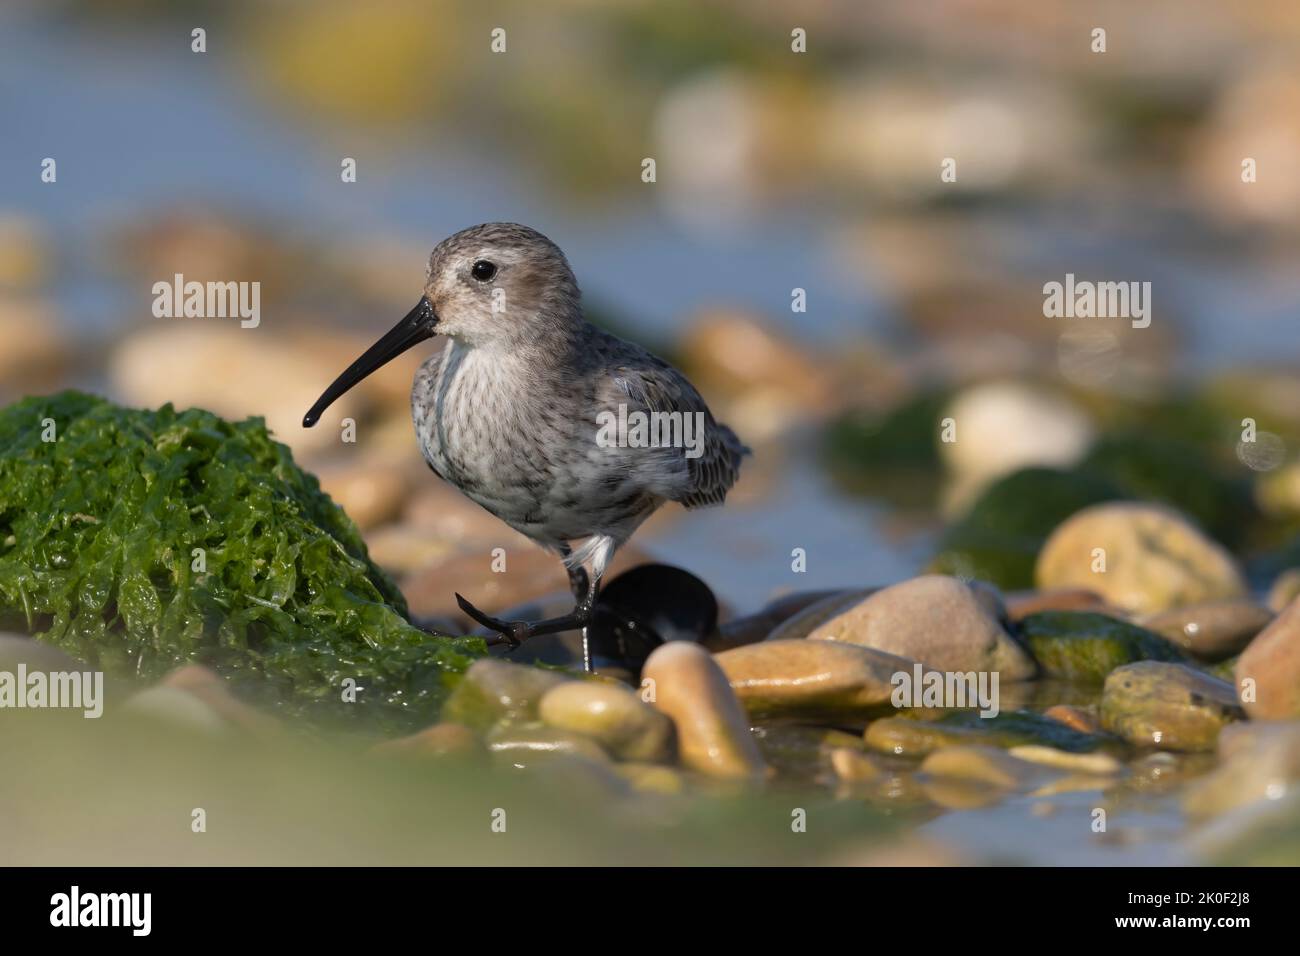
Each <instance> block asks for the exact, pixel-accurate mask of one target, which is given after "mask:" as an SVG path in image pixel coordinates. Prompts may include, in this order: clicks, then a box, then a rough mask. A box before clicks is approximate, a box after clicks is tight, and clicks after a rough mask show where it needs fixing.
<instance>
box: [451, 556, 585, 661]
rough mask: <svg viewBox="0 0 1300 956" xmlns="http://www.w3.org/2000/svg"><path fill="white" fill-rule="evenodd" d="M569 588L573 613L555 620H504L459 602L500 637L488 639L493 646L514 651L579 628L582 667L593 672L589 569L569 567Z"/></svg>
mask: <svg viewBox="0 0 1300 956" xmlns="http://www.w3.org/2000/svg"><path fill="white" fill-rule="evenodd" d="M560 555H561V556H562V557H566V558H567V557H568V556H569V547H568V545H562V546H561V548H560ZM568 572H569V587H570V588H571V589H572V591H573V598H574V601H575V604H574V607H573V610H572V611H571V612H569V613H568V614H565V615H564V616H562V617H553V618H549V619H547V620H545V621H533V622H529V621H502V620H500V619H498V618H495V617H492V616H490V615H487V614H484V613H483V612H482V611H480V610H479V609H478V608H476V607H475V606H474V605H473V604H471V603H470V602H469V601H467V600H465V598H463V597H462V596H461V595H459V594H457V595H456V603H457V604H459V605H460V609H461V610H462V611H464V612H465V613H466V614H468V615H469V616H470V617H471V618H473V619H474V620H475V621H477V622H478V623H479V624H481V625H483V626H484V627H486V628H488V629H489V630H493V631H496V632H497V635H498V636H497V637H496V638H491V639H489V640H488V644H489V646H491V645H496V644H507V645H509V646H510V647H511V648H512V649H513V648H516V647H518V646H519V645H520V644H521V643H523V642H524V641H526V640H528V639H529V638H530V637H538V636H540V635H542V634H558V633H559V632H561V631H571V630H576V629H579V628H580V629H581V630H582V667H583V670H585V671H587V672H589V673H590V671H591V649H590V647H589V646H588V643H587V625H588V624H589V623H591V611H592V608H593V607H594V606H595V604H596V592H597V590H598V589H597V588H596V587H593V586H592V584H591V580H590V578H589V577H588V576H587V571H586V569H585V568H582V567H576V568H572V567H571V568H569V569H568Z"/></svg>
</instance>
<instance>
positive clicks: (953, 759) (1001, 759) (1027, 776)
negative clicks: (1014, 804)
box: [920, 745, 1043, 790]
mask: <svg viewBox="0 0 1300 956" xmlns="http://www.w3.org/2000/svg"><path fill="white" fill-rule="evenodd" d="M920 772H921V773H926V774H930V775H931V776H935V777H948V778H952V779H955V780H966V781H969V782H971V783H982V784H987V785H988V786H991V787H997V788H999V789H1003V790H1014V789H1019V788H1021V787H1025V786H1028V785H1030V784H1031V783H1033V782H1034V781H1035V780H1037V779H1041V778H1042V776H1043V771H1042V769H1041V768H1040V767H1037V766H1035V765H1034V764H1032V763H1029V762H1027V761H1024V760H1018V759H1017V758H1015V757H1013V756H1011V755H1010V754H1009V753H1008V752H1007V751H1005V750H999V749H998V748H996V747H986V746H979V745H966V746H956V747H942V748H940V749H939V750H936V751H934V752H933V753H931V754H929V755H927V756H926V758H925V759H924V760H923V761H921V767H920Z"/></svg>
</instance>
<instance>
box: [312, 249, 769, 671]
mask: <svg viewBox="0 0 1300 956" xmlns="http://www.w3.org/2000/svg"><path fill="white" fill-rule="evenodd" d="M579 300H580V293H579V291H578V282H577V280H576V279H575V278H574V275H573V270H572V269H570V268H569V263H568V260H566V259H565V257H564V253H563V252H561V251H560V249H559V247H558V246H556V245H555V243H553V242H551V241H550V240H549V239H547V238H546V237H545V236H543V235H542V234H541V233H539V232H537V231H536V230H534V229H530V228H528V227H527V226H521V225H516V224H514V223H486V224H484V225H479V226H474V227H472V228H469V229H465V230H463V231H461V232H458V233H456V234H455V235H453V236H451V237H450V238H447V239H445V240H443V241H442V242H441V243H439V244H438V246H437V248H435V249H434V250H433V254H432V255H431V256H430V257H429V271H428V275H427V278H426V279H425V283H424V295H423V296H422V297H421V298H420V301H419V303H418V304H417V305H416V306H415V308H414V309H412V310H411V312H410V313H409V314H408V315H407V316H406V318H404V319H402V321H401V322H399V323H398V324H397V325H396V326H394V327H393V329H392V330H390V331H389V332H388V333H387V334H386V335H384V336H383V337H382V338H381V339H380V340H379V341H378V342H376V343H375V344H374V345H373V346H371V347H370V348H369V349H368V350H367V351H366V352H365V354H364V355H362V356H361V357H360V358H359V359H357V360H356V361H355V362H353V363H352V365H350V366H349V367H348V368H347V369H346V370H345V371H344V372H343V374H341V375H340V376H339V377H338V378H337V379H336V380H335V381H334V383H333V384H332V385H330V387H329V388H327V389H326V390H325V392H324V394H322V395H321V397H320V399H319V400H318V401H317V402H316V404H315V405H313V406H312V409H311V411H309V412H308V413H307V415H306V416H305V417H304V418H303V425H304V427H307V428H310V427H311V426H312V425H314V424H315V423H316V422H317V421H318V420H319V419H320V416H321V413H322V412H324V411H325V409H326V408H328V407H329V405H330V404H331V403H332V402H333V401H334V400H335V399H337V398H338V397H339V396H340V395H342V394H343V393H344V392H346V391H347V390H348V389H350V388H352V386H354V385H356V384H357V383H358V382H360V381H361V380H362V379H364V378H365V377H366V376H367V375H369V374H370V373H372V372H373V371H375V370H376V369H378V368H380V367H381V366H382V365H384V364H385V363H387V362H389V361H391V360H392V359H393V358H395V357H397V356H398V355H400V354H402V353H403V352H405V351H406V350H407V349H410V348H412V347H413V346H415V345H417V344H419V343H420V342H423V341H424V340H426V339H428V338H431V337H432V336H434V335H435V334H441V335H445V336H446V337H447V344H446V347H445V348H444V349H443V350H442V352H441V353H440V354H437V355H434V356H432V357H431V358H429V359H428V360H427V361H426V362H424V364H423V365H421V366H420V370H419V372H418V373H417V374H416V376H415V384H414V386H413V387H412V390H411V411H412V417H413V418H414V419H415V433H416V438H417V439H418V441H419V443H420V449H421V451H422V452H423V453H424V458H425V461H427V462H428V464H429V467H430V468H431V469H432V470H433V471H434V473H435V474H437V475H438V477H440V478H442V479H443V480H445V481H449V482H451V483H452V484H453V485H455V486H456V487H457V488H459V489H460V490H461V491H462V492H463V493H464V494H466V495H467V496H468V497H469V498H471V499H472V500H474V501H475V502H477V503H478V504H480V505H482V506H483V507H484V508H486V509H487V510H488V511H490V512H491V513H492V514H494V515H496V516H497V517H498V518H500V519H501V520H502V521H504V522H505V523H506V524H508V525H510V527H512V528H514V529H515V530H517V531H520V532H522V533H523V534H525V535H527V536H528V537H529V538H531V539H532V540H533V541H535V542H537V543H538V544H540V545H541V546H542V547H544V548H547V549H549V550H551V551H554V552H556V553H557V554H558V555H559V556H560V557H561V558H562V559H563V561H564V565H565V567H566V569H567V571H568V574H569V584H570V587H571V588H572V590H573V595H574V599H575V606H574V609H573V611H572V612H571V613H570V614H567V615H564V616H563V617H557V618H551V619H549V620H545V621H534V622H527V621H502V620H498V619H497V618H494V617H491V616H489V615H487V614H484V613H483V612H482V611H480V610H479V609H478V608H476V607H474V605H472V604H471V603H470V602H469V601H467V600H465V598H463V597H462V596H461V595H459V594H457V595H456V600H457V602H458V603H459V604H460V607H461V609H462V610H464V611H465V613H466V614H468V615H469V616H470V617H472V618H473V619H474V620H476V621H478V622H479V623H480V624H482V625H484V626H485V627H487V628H488V629H490V630H491V631H494V632H496V634H497V635H500V637H499V638H498V637H494V638H493V643H506V644H509V645H510V646H511V647H517V646H518V645H519V643H520V642H521V641H524V640H526V639H527V638H530V637H533V636H536V635H539V634H553V633H556V632H559V631H567V630H574V629H578V628H582V629H583V637H584V665H585V666H586V667H587V669H590V666H591V664H590V654H589V652H588V651H587V648H586V641H585V638H586V626H587V624H588V622H589V621H590V620H591V614H592V606H593V604H594V603H595V600H596V593H597V590H598V588H599V586H600V579H601V575H602V574H603V573H604V571H605V568H606V566H607V565H608V564H609V561H610V559H611V558H612V557H613V555H614V552H615V551H616V550H617V549H618V548H619V547H620V546H621V545H622V544H623V543H624V542H625V541H627V540H628V538H630V537H631V536H632V533H633V532H634V531H636V529H637V527H638V526H639V525H640V524H641V522H643V521H645V519H646V518H648V517H649V516H650V514H651V513H652V512H654V511H655V509H657V508H658V507H659V506H660V505H663V504H664V503H665V502H669V501H678V502H681V503H682V504H683V505H685V506H686V507H687V508H697V507H702V506H705V505H715V504H721V503H722V501H723V500H724V499H725V498H726V495H727V492H728V491H729V490H730V489H731V486H732V485H734V484H735V482H736V476H737V473H738V471H739V468H740V462H741V458H742V457H743V456H744V455H746V454H748V453H749V449H748V448H746V447H745V446H744V445H743V444H742V443H741V441H740V440H739V439H738V438H737V437H736V435H735V433H734V432H733V431H732V430H731V429H730V428H728V427H727V426H726V425H721V424H719V423H718V422H716V421H714V418H713V415H712V414H711V413H710V412H709V409H708V406H707V405H705V403H704V400H703V399H702V398H700V395H699V393H698V392H697V391H696V390H695V388H694V387H693V386H692V385H691V383H690V382H689V381H687V380H686V377H685V376H684V375H682V374H681V372H679V371H677V369H675V368H673V367H672V366H671V365H669V364H668V363H667V362H664V361H662V360H661V359H659V358H656V357H655V356H654V355H651V354H650V353H649V352H647V351H646V350H645V349H643V348H641V347H640V346H638V345H634V344H633V343H631V342H627V341H624V340H623V339H620V338H618V337H616V336H614V335H611V334H609V333H608V332H605V331H602V330H601V329H598V328H596V327H595V326H593V325H592V324H591V323H589V322H588V321H587V320H586V319H585V318H584V316H583V312H582V308H581V305H580V301H579ZM628 422H632V423H633V426H632V428H631V429H628V428H627V423H628ZM647 423H649V425H648V427H647ZM638 426H640V431H639V432H638V431H637V427H638ZM665 435H668V436H671V437H672V438H673V439H674V440H668V441H665V440H663V438H664V437H665Z"/></svg>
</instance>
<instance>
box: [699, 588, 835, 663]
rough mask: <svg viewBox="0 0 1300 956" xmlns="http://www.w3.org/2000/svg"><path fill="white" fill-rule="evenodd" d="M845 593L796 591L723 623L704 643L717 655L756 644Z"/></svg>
mask: <svg viewBox="0 0 1300 956" xmlns="http://www.w3.org/2000/svg"><path fill="white" fill-rule="evenodd" d="M843 593H845V592H844V591H843V590H832V591H796V592H794V593H792V594H784V595H782V596H781V597H778V598H775V599H773V600H772V601H769V602H768V603H767V604H766V605H764V606H763V607H762V608H761V609H760V610H758V611H756V612H755V613H753V614H747V615H745V616H744V617H738V618H734V619H733V620H730V621H725V622H723V623H722V624H720V625H719V626H718V629H717V631H716V632H715V633H714V634H712V635H710V636H709V637H707V638H705V640H704V641H703V642H702V643H703V644H704V646H705V647H706V648H708V649H709V650H710V651H712V652H713V653H715V654H716V653H718V652H719V651H726V650H730V649H731V648H733V647H743V646H744V645H746V644H754V643H756V642H758V641H762V640H765V639H766V638H767V637H768V635H769V634H771V633H772V631H773V630H775V629H776V628H777V627H778V626H779V625H781V624H783V623H785V622H786V621H788V620H789V619H790V618H792V617H794V616H795V615H796V614H798V613H799V612H801V611H803V610H804V609H806V608H808V607H811V606H812V605H814V604H817V603H819V602H821V601H825V600H826V599H827V598H831V597H835V596H837V595H841V594H843ZM855 593H856V592H855Z"/></svg>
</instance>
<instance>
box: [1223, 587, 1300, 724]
mask: <svg viewBox="0 0 1300 956" xmlns="http://www.w3.org/2000/svg"><path fill="white" fill-rule="evenodd" d="M1236 678H1237V680H1236V686H1237V687H1238V688H1242V687H1244V686H1245V685H1244V684H1243V681H1246V680H1253V681H1254V682H1255V694H1254V700H1247V701H1246V712H1247V713H1248V714H1250V716H1251V718H1252V719H1253V720H1284V719H1286V718H1288V717H1300V598H1297V599H1296V600H1294V601H1292V602H1291V603H1290V604H1289V605H1287V607H1286V608H1285V609H1283V611H1282V613H1281V614H1279V615H1278V616H1277V617H1276V618H1275V619H1274V621H1273V623H1271V624H1269V626H1268V627H1266V628H1264V630H1263V631H1261V632H1260V633H1259V635H1258V636H1256V638H1255V639H1254V640H1253V641H1251V642H1250V644H1248V645H1247V646H1246V649H1245V650H1244V651H1242V652H1241V657H1240V658H1239V659H1238V660H1237V670H1236Z"/></svg>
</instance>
